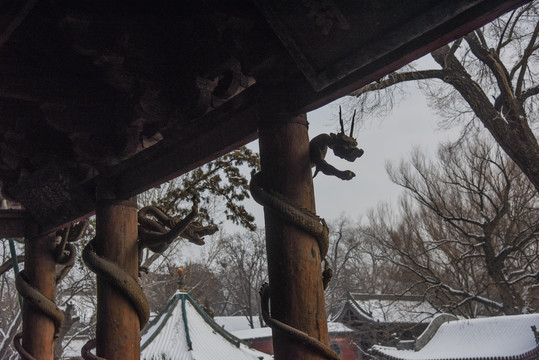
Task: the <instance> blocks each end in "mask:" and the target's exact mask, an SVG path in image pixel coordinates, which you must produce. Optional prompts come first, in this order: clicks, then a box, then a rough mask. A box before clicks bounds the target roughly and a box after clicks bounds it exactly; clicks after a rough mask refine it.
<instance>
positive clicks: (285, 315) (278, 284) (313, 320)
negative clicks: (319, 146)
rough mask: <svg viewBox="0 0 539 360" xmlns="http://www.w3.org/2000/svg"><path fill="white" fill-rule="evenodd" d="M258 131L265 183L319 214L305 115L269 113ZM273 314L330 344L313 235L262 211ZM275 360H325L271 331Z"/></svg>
mask: <svg viewBox="0 0 539 360" xmlns="http://www.w3.org/2000/svg"><path fill="white" fill-rule="evenodd" d="M265 116H266V118H264V119H262V121H261V125H260V130H259V146H260V161H261V167H262V174H263V178H262V180H263V182H264V185H265V186H266V187H267V188H270V189H273V190H275V191H277V192H279V193H280V194H282V195H284V196H285V197H286V198H288V199H289V200H291V201H292V202H294V203H295V204H297V205H300V206H302V207H304V208H305V209H308V210H311V211H312V212H315V202H314V190H313V181H312V175H311V166H310V159H309V137H308V133H307V117H306V115H304V114H303V115H298V116H292V115H288V114H285V115H283V114H278V115H272V114H266V115H265ZM264 219H265V225H266V244H267V245H266V247H267V253H268V270H269V283H270V298H271V314H272V317H273V318H275V319H277V320H279V321H281V322H284V323H286V324H288V325H290V326H292V327H294V328H296V329H299V330H301V331H303V332H305V333H307V334H309V335H310V336H312V337H314V338H316V339H318V340H320V341H321V342H323V343H325V344H328V343H329V336H328V330H327V322H326V310H325V302H324V289H323V285H322V271H321V265H320V264H321V258H320V250H319V246H318V243H317V241H316V240H315V238H314V237H313V236H312V235H310V234H308V233H306V232H304V231H302V230H299V229H298V228H296V227H295V226H294V225H291V224H288V223H286V222H284V221H283V220H282V218H281V217H280V216H279V215H278V214H276V213H275V212H273V211H272V210H268V209H265V210H264ZM273 348H274V353H275V359H277V360H281V359H297V360H304V359H324V357H323V356H322V355H320V354H319V353H317V352H315V351H311V350H309V348H308V347H306V346H305V345H302V344H300V343H299V342H297V341H295V340H293V339H291V338H289V337H287V336H285V335H283V334H282V333H281V332H279V331H278V330H273Z"/></svg>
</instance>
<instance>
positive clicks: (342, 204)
mask: <svg viewBox="0 0 539 360" xmlns="http://www.w3.org/2000/svg"><path fill="white" fill-rule="evenodd" d="M409 90H410V92H411V94H410V96H409V97H407V98H406V99H404V100H402V101H401V102H400V103H398V104H397V105H396V106H395V108H394V109H393V111H392V113H391V114H390V115H389V116H388V117H386V118H384V119H374V120H372V121H370V122H367V123H366V124H364V125H363V126H362V127H361V128H360V131H359V135H358V139H357V140H358V142H359V147H360V148H362V149H363V150H364V151H365V154H364V155H363V156H362V157H361V158H359V159H357V160H356V161H355V162H354V163H349V162H347V161H345V160H342V159H339V158H337V157H336V156H335V155H334V154H333V152H332V151H331V150H328V154H327V155H326V160H327V161H328V162H329V163H330V164H332V165H334V166H336V167H337V168H338V169H340V170H345V169H348V170H352V171H353V172H354V173H355V174H356V177H355V178H353V179H352V180H350V181H342V180H339V179H338V178H336V177H329V176H326V175H324V174H322V173H320V174H318V175H317V176H316V178H314V187H315V197H316V209H317V213H318V214H319V215H320V216H321V217H323V218H325V219H326V220H327V221H328V222H330V221H331V220H334V219H336V218H338V217H339V216H340V215H342V214H344V215H345V216H347V217H349V218H350V219H351V220H358V219H360V217H361V216H363V215H365V214H366V213H367V211H368V210H369V209H371V208H375V207H376V205H377V204H378V203H379V202H380V201H391V202H393V203H396V202H397V200H398V198H399V194H400V193H401V188H400V187H399V186H397V185H395V184H393V183H392V182H391V181H390V180H389V178H388V175H387V173H386V170H385V164H386V163H387V162H388V161H391V162H397V163H398V162H399V161H400V160H401V159H402V158H408V157H409V155H410V152H411V150H412V148H413V147H414V146H420V147H421V148H422V149H424V150H425V151H427V152H428V153H429V154H431V156H435V154H436V151H437V147H438V144H439V143H440V142H441V141H444V140H447V139H448V138H455V136H456V134H457V132H456V131H454V130H453V131H442V130H438V129H437V117H436V114H434V113H433V112H432V111H431V110H430V109H429V108H428V106H427V103H426V99H425V97H424V96H423V95H422V94H421V93H420V91H419V90H418V89H417V88H416V87H415V86H414V85H411V86H409ZM341 103H343V100H337V101H335V102H333V103H331V104H328V105H326V106H324V107H322V108H320V109H317V110H315V111H313V112H310V113H308V114H307V116H308V121H309V124H310V125H309V137H310V138H311V139H312V138H313V137H315V136H317V135H319V134H322V133H324V132H326V133H329V132H333V133H335V132H337V131H338V129H339V122H338V119H339V115H338V113H339V104H341ZM345 108H346V107H345V106H344V105H343V109H345ZM343 111H344V110H343ZM343 118H344V119H349V118H350V114H343ZM249 147H250V148H251V149H254V150H256V151H258V143H257V141H254V142H252V143H251V144H250V145H249ZM246 204H247V207H248V210H249V211H250V212H251V213H253V214H254V215H255V217H256V219H257V225H258V226H260V227H263V226H264V224H263V222H264V219H263V212H262V207H261V206H259V205H258V204H256V203H255V202H254V200H252V199H249V201H248V202H247V203H246Z"/></svg>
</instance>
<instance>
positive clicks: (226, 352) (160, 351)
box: [141, 292, 271, 360]
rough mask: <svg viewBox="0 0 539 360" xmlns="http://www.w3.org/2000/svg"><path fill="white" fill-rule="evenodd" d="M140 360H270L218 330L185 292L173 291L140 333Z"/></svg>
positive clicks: (223, 331) (267, 356)
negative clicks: (160, 309) (172, 294)
mask: <svg viewBox="0 0 539 360" xmlns="http://www.w3.org/2000/svg"><path fill="white" fill-rule="evenodd" d="M141 335H142V339H141V359H143V360H153V359H166V360H168V359H171V360H172V359H174V360H195V359H196V360H205V359H222V360H228V359H230V360H232V359H234V360H236V359H237V360H258V359H271V356H270V355H268V354H265V353H263V352H260V351H257V350H254V349H250V348H248V347H247V346H246V345H245V344H243V343H241V342H240V341H239V340H238V339H237V338H236V337H234V336H233V335H231V334H230V333H228V332H227V331H225V330H223V329H222V328H220V327H219V325H217V324H216V323H215V322H214V321H213V320H212V319H211V318H209V317H208V315H206V313H204V312H203V311H202V309H200V307H199V306H198V305H197V303H196V302H195V301H194V300H193V299H192V298H191V297H190V296H189V295H188V294H186V293H183V292H176V294H174V296H172V298H171V299H170V300H169V302H168V303H167V305H166V306H165V309H164V310H163V311H162V312H161V313H160V314H159V315H158V316H157V317H156V318H155V319H154V320H153V321H152V322H151V323H150V324H148V325H147V326H146V327H145V328H144V329H143V330H142V332H141Z"/></svg>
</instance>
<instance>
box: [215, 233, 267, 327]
mask: <svg viewBox="0 0 539 360" xmlns="http://www.w3.org/2000/svg"><path fill="white" fill-rule="evenodd" d="M219 249H220V252H219V255H218V258H217V259H218V264H217V265H218V266H219V267H220V279H221V282H222V284H223V291H224V296H225V297H226V298H227V299H229V300H228V305H227V307H226V308H224V310H225V311H226V314H229V315H245V316H246V318H247V321H248V322H249V324H250V326H251V327H254V325H255V322H254V321H255V319H257V318H258V319H257V320H258V322H259V324H260V325H262V323H263V320H262V317H261V314H260V296H259V295H258V292H259V290H260V287H261V286H262V284H263V283H264V282H266V281H267V279H268V275H267V258H266V242H265V236H264V233H263V232H262V231H260V230H259V231H253V232H247V233H241V234H240V233H237V234H234V235H230V236H225V237H223V238H221V239H220V240H219Z"/></svg>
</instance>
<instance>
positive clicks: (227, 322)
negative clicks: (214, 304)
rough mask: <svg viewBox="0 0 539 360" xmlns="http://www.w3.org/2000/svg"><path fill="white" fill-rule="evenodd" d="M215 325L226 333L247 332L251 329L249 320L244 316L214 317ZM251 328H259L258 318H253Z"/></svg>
mask: <svg viewBox="0 0 539 360" xmlns="http://www.w3.org/2000/svg"><path fill="white" fill-rule="evenodd" d="M213 320H215V322H216V323H217V324H219V325H220V326H221V327H222V328H224V329H225V330H228V331H238V330H247V329H251V325H250V324H249V320H247V317H246V316H243V315H242V316H216V317H214V318H213ZM253 327H254V328H259V327H260V321H258V317H256V316H255V317H253Z"/></svg>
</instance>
